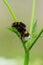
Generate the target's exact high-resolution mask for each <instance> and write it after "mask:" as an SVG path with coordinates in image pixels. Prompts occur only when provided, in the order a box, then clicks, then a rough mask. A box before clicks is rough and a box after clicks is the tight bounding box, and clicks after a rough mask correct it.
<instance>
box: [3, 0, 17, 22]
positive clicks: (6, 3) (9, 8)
mask: <svg viewBox="0 0 43 65" xmlns="http://www.w3.org/2000/svg"><path fill="white" fill-rule="evenodd" d="M3 1H4V3H5V5H6V6H7V8H8V10H9V12H10V14H11V15H12V18H13V20H14V21H15V22H16V21H17V18H16V16H15V14H14V12H13V10H12V9H11V7H10V5H9V4H8V2H7V0H3Z"/></svg>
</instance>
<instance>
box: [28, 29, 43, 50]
mask: <svg viewBox="0 0 43 65" xmlns="http://www.w3.org/2000/svg"><path fill="white" fill-rule="evenodd" d="M42 33H43V28H42V30H41V31H40V33H39V34H38V36H37V37H36V39H35V40H34V41H33V43H32V44H31V46H30V47H29V50H31V49H32V47H33V46H34V44H35V43H36V41H37V40H38V39H39V37H40V36H41V34H42Z"/></svg>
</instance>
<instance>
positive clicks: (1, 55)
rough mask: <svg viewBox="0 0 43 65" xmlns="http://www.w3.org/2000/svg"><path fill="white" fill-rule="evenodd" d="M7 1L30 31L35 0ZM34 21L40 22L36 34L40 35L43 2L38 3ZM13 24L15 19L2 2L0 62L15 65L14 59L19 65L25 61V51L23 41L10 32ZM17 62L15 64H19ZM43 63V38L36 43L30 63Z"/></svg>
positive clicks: (42, 24) (42, 19)
mask: <svg viewBox="0 0 43 65" xmlns="http://www.w3.org/2000/svg"><path fill="white" fill-rule="evenodd" d="M7 1H8V3H9V4H10V6H11V7H12V9H13V11H14V13H15V15H16V17H17V19H18V20H20V21H23V22H24V23H25V24H26V25H27V29H28V31H29V30H30V29H29V28H30V21H31V14H32V2H33V0H7ZM34 20H35V21H36V20H37V21H38V23H37V30H36V32H37V33H39V32H40V30H41V29H42V27H43V0H37V1H36V9H35V17H34ZM13 22H14V21H13V18H12V16H11V15H10V13H9V11H8V9H7V7H6V6H5V4H4V2H3V0H0V62H2V63H3V62H4V61H6V63H7V62H9V63H11V62H10V61H12V63H13V61H14V59H16V60H17V62H18V63H22V62H23V60H24V59H23V58H24V49H23V46H22V43H21V40H20V39H19V38H18V37H17V36H16V34H14V33H13V32H11V31H9V30H8V27H9V26H11V25H12V23H13ZM42 35H43V34H42ZM8 59H9V61H8ZM12 59H13V60H12ZM18 59H19V60H18ZM20 59H21V60H20ZM1 60H2V61H1ZM16 60H15V63H17V62H16ZM33 62H34V63H33ZM39 62H40V63H39ZM42 62H43V38H39V40H38V41H37V42H36V44H35V45H34V47H33V48H32V50H31V52H30V63H33V65H35V63H39V65H43V63H42ZM9 63H8V64H9ZM0 65H1V64H0ZM9 65H13V64H9ZM15 65H16V64H15ZM18 65H19V64H18ZM21 65H23V64H21ZM36 65H37V64H36Z"/></svg>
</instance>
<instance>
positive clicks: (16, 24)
mask: <svg viewBox="0 0 43 65" xmlns="http://www.w3.org/2000/svg"><path fill="white" fill-rule="evenodd" d="M12 27H13V28H15V29H17V31H18V32H19V33H20V35H21V40H22V39H24V40H25V41H26V40H27V39H28V38H29V32H28V31H27V30H26V25H25V24H24V23H22V22H14V23H13V24H12Z"/></svg>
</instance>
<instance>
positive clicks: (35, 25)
mask: <svg viewBox="0 0 43 65" xmlns="http://www.w3.org/2000/svg"><path fill="white" fill-rule="evenodd" d="M36 27H37V20H36V21H35V23H34V24H33V28H32V34H34V33H35V32H36Z"/></svg>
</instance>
